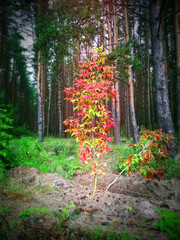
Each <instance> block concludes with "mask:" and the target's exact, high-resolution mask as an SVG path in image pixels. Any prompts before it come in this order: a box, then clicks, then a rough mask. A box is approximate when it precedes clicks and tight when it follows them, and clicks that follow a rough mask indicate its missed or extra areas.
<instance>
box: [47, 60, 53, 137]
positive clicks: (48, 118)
mask: <svg viewBox="0 0 180 240" xmlns="http://www.w3.org/2000/svg"><path fill="white" fill-rule="evenodd" d="M51 91H52V57H51V67H50V83H49V101H48V113H47V115H48V116H47V136H49V121H50V109H51Z"/></svg>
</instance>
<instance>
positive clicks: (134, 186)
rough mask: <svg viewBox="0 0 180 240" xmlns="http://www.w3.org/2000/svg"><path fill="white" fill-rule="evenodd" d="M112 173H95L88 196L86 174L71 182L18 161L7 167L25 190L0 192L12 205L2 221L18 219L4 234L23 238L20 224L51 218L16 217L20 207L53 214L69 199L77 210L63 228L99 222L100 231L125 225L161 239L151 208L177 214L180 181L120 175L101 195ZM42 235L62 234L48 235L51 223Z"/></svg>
mask: <svg viewBox="0 0 180 240" xmlns="http://www.w3.org/2000/svg"><path fill="white" fill-rule="evenodd" d="M116 176H117V175H116V174H112V173H110V172H106V174H105V175H102V176H99V178H98V189H97V192H96V196H95V199H92V198H91V196H92V194H93V189H94V183H93V178H92V175H91V174H90V173H88V174H83V175H82V174H80V173H79V174H77V175H76V176H75V177H74V178H73V181H68V180H66V179H64V178H63V177H62V176H60V175H58V174H49V173H42V172H39V171H38V170H36V169H34V168H27V167H24V166H19V167H18V168H15V169H13V170H11V177H12V178H13V179H14V181H15V183H20V184H23V186H24V189H23V191H24V192H27V191H28V194H27V193H26V194H23V193H22V194H20V193H19V194H18V193H13V192H10V191H9V192H8V190H3V191H2V193H1V195H0V200H1V203H2V204H3V206H7V205H11V206H12V212H11V216H9V219H8V220H10V219H18V220H19V222H20V223H19V232H18V231H16V234H15V233H13V234H10V236H11V237H10V238H11V239H25V238H23V236H24V235H23V233H21V231H22V229H25V231H28V230H27V229H29V231H30V230H31V231H32V229H33V228H36V229H37V228H38V227H39V229H41V228H43V227H49V226H50V224H52V225H53V223H54V224H55V221H57V218H55V217H53V214H52V216H51V217H50V216H49V215H43V216H35V215H33V216H32V217H28V218H27V219H25V220H20V218H19V216H18V214H19V212H21V211H24V210H25V209H26V208H29V207H37V208H42V207H44V206H46V207H47V209H50V211H51V213H53V212H58V211H59V209H63V208H68V206H69V205H70V204H74V205H75V206H76V208H77V209H78V210H79V211H80V214H78V215H77V218H76V219H73V220H71V221H68V222H66V223H65V226H64V227H66V229H67V231H73V230H72V229H75V230H74V231H77V230H78V231H80V232H83V231H86V230H87V229H89V228H95V227H97V226H102V228H103V229H104V230H105V231H108V230H111V231H112V230H113V231H116V232H122V231H123V230H124V229H128V232H130V233H134V234H136V236H139V237H141V238H142V239H152V240H156V239H159V240H163V239H167V237H166V234H165V233H163V232H160V231H159V230H158V229H157V228H156V225H155V223H156V221H157V218H158V213H157V212H156V211H155V209H157V208H165V209H168V210H172V211H176V212H179V213H180V181H179V180H176V179H171V180H161V181H158V180H153V181H148V180H145V179H144V178H143V177H142V176H140V175H133V176H131V177H125V176H122V177H121V179H120V178H119V179H118V180H117V181H116V182H115V183H114V184H113V185H112V186H111V187H110V188H109V190H108V192H107V195H106V198H104V195H105V190H106V188H107V186H108V185H109V184H110V183H111V182H112V181H114V179H115V178H116ZM73 210H74V209H70V210H69V211H73ZM142 223H143V227H142ZM0 231H1V230H0ZM33 239H36V238H33ZM47 239H63V238H62V236H61V237H60V235H59V238H58V236H57V235H56V236H55V235H54V237H53V233H52V228H51V233H50V232H49V238H48V237H47ZM66 239H67V238H66ZM79 239H80V238H79ZM84 239H86V238H84Z"/></svg>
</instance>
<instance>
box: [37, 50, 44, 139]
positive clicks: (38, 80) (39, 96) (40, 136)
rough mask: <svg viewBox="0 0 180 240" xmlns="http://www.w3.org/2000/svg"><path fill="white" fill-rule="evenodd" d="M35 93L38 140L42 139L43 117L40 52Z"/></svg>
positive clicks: (39, 54)
mask: <svg viewBox="0 0 180 240" xmlns="http://www.w3.org/2000/svg"><path fill="white" fill-rule="evenodd" d="M37 94H38V142H39V143H41V142H42V141H43V126H42V123H43V119H42V96H41V52H40V51H39V53H38V73H37Z"/></svg>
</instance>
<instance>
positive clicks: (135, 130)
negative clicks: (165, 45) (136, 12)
mask: <svg viewBox="0 0 180 240" xmlns="http://www.w3.org/2000/svg"><path fill="white" fill-rule="evenodd" d="M124 4H125V5H126V4H127V1H124ZM125 5H123V28H124V42H125V44H126V43H128V41H129V24H128V14H127V8H126V7H125ZM128 74H129V98H130V100H129V103H130V114H131V123H132V130H133V140H134V142H135V143H137V142H139V136H138V127H137V123H136V116H135V107H134V91H133V80H132V69H131V65H128Z"/></svg>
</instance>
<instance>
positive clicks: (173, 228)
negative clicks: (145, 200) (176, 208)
mask: <svg viewBox="0 0 180 240" xmlns="http://www.w3.org/2000/svg"><path fill="white" fill-rule="evenodd" d="M156 211H157V212H158V213H159V214H160V219H159V220H158V221H157V223H156V226H157V227H158V228H160V229H161V231H165V232H166V233H167V236H168V238H169V239H173V240H176V239H177V240H178V239H180V215H179V214H178V213H177V212H170V211H167V210H165V209H156Z"/></svg>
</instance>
